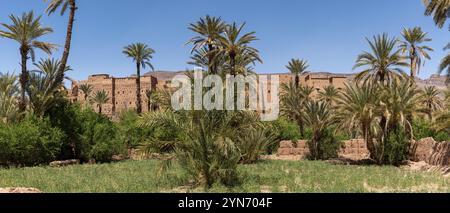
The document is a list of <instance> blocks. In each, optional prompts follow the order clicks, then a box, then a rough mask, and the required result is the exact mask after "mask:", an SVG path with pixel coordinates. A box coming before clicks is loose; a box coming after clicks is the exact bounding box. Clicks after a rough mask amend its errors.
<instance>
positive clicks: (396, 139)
mask: <svg viewBox="0 0 450 213" xmlns="http://www.w3.org/2000/svg"><path fill="white" fill-rule="evenodd" d="M409 147H410V141H409V139H408V135H407V134H406V133H405V131H403V130H402V129H396V130H393V131H391V132H390V133H389V135H388V137H387V139H386V140H385V143H384V152H383V154H384V158H383V159H384V163H385V164H388V165H395V166H398V165H400V164H402V163H403V162H404V161H405V160H407V159H408V156H409Z"/></svg>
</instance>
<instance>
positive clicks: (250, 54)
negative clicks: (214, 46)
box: [219, 23, 262, 76]
mask: <svg viewBox="0 0 450 213" xmlns="http://www.w3.org/2000/svg"><path fill="white" fill-rule="evenodd" d="M244 27H245V23H244V24H241V25H240V26H238V25H237V24H236V23H233V24H232V25H228V26H227V27H226V28H225V31H224V33H223V35H221V36H220V37H219V41H220V49H219V54H223V55H225V56H226V57H227V58H228V60H229V67H230V74H231V75H232V76H236V75H237V69H236V61H237V60H236V59H237V57H239V55H246V57H247V58H252V60H253V61H258V62H261V63H262V60H261V58H260V57H259V51H258V50H257V49H255V48H253V47H251V46H249V45H250V43H251V42H253V41H255V40H257V38H256V36H255V32H250V33H246V34H244V35H241V34H242V30H243V28H244Z"/></svg>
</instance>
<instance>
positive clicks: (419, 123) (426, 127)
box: [413, 119, 450, 141]
mask: <svg viewBox="0 0 450 213" xmlns="http://www.w3.org/2000/svg"><path fill="white" fill-rule="evenodd" d="M413 131H414V139H416V140H420V139H422V138H428V137H432V138H434V139H435V140H436V141H450V135H449V134H447V133H446V132H444V131H442V132H437V131H436V130H434V129H433V128H432V124H431V123H430V122H429V121H427V120H424V119H416V120H414V122H413Z"/></svg>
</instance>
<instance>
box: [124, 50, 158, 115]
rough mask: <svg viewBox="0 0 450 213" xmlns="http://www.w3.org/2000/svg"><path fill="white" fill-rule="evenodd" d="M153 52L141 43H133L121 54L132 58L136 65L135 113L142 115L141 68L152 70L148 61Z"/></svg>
mask: <svg viewBox="0 0 450 213" xmlns="http://www.w3.org/2000/svg"><path fill="white" fill-rule="evenodd" d="M154 53H155V50H153V49H152V48H150V47H149V46H148V45H146V44H143V43H135V44H131V45H128V46H126V47H125V48H124V50H123V54H125V55H126V56H127V57H129V58H132V59H133V61H134V62H135V63H136V101H137V102H136V111H137V113H138V114H141V113H142V94H141V67H142V68H143V69H145V68H146V67H147V66H148V67H150V68H151V69H152V70H154V68H153V65H152V64H151V63H150V60H151V59H152V58H153V54H154Z"/></svg>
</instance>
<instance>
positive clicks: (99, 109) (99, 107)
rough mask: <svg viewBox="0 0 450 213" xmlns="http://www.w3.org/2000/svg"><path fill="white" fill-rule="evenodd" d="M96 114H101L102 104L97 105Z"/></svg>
mask: <svg viewBox="0 0 450 213" xmlns="http://www.w3.org/2000/svg"><path fill="white" fill-rule="evenodd" d="M98 114H100V115H101V114H102V105H101V104H99V105H98Z"/></svg>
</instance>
